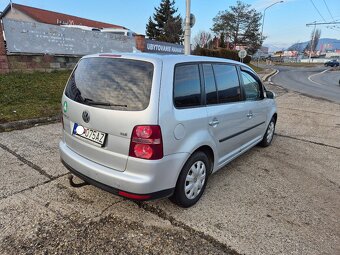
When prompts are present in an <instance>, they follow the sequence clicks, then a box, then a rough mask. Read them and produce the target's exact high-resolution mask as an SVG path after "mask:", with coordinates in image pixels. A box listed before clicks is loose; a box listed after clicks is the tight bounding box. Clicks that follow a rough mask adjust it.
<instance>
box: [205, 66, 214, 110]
mask: <svg viewBox="0 0 340 255" xmlns="http://www.w3.org/2000/svg"><path fill="white" fill-rule="evenodd" d="M203 75H204V86H205V94H206V103H207V105H209V104H217V103H218V100H217V90H216V84H215V77H214V72H213V69H212V66H211V64H203Z"/></svg>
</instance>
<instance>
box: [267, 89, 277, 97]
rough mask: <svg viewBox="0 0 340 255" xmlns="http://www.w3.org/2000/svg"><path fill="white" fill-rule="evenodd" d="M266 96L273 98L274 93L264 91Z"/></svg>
mask: <svg viewBox="0 0 340 255" xmlns="http://www.w3.org/2000/svg"><path fill="white" fill-rule="evenodd" d="M266 96H267V98H270V99H274V98H275V93H274V92H273V91H269V90H267V91H266Z"/></svg>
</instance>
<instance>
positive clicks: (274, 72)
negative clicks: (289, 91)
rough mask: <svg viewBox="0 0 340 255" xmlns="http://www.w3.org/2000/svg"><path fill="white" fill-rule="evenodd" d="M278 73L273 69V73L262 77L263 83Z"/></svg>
mask: <svg viewBox="0 0 340 255" xmlns="http://www.w3.org/2000/svg"><path fill="white" fill-rule="evenodd" d="M277 72H278V70H277V69H273V71H271V72H270V73H269V74H266V75H265V76H263V77H262V80H263V81H266V80H267V79H268V78H269V77H271V76H273V75H275V74H276V73H277Z"/></svg>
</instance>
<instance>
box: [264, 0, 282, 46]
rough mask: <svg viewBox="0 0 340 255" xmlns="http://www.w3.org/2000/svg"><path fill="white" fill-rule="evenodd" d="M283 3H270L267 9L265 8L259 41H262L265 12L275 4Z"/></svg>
mask: <svg viewBox="0 0 340 255" xmlns="http://www.w3.org/2000/svg"><path fill="white" fill-rule="evenodd" d="M283 2H284V1H277V2H275V3H272V4H271V5H269V6H268V7H266V8H265V9H264V11H263V19H262V30H261V40H263V26H264V17H265V16H266V10H267V9H268V8H270V7H272V6H273V5H275V4H280V3H283ZM262 43H263V42H262Z"/></svg>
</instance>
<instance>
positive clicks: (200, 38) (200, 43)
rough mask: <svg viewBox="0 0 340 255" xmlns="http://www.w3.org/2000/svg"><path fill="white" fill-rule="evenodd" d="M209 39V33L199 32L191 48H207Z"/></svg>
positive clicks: (210, 37)
mask: <svg viewBox="0 0 340 255" xmlns="http://www.w3.org/2000/svg"><path fill="white" fill-rule="evenodd" d="M211 39H212V36H211V34H210V33H209V32H206V31H203V30H202V31H199V32H198V34H196V35H195V36H194V38H193V46H194V48H197V47H199V48H209V45H210V41H211Z"/></svg>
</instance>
